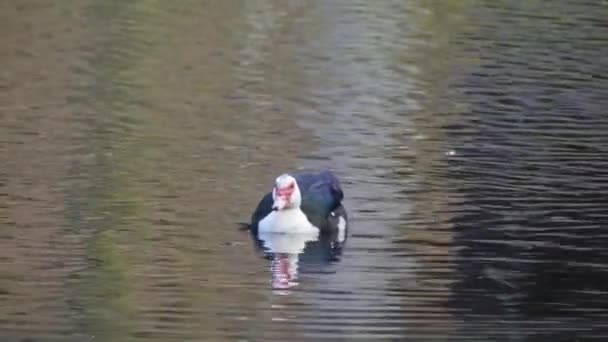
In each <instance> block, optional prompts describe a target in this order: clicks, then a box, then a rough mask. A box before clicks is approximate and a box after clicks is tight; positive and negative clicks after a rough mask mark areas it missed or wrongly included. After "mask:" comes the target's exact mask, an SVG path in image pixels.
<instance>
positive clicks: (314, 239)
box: [252, 232, 346, 294]
mask: <svg viewBox="0 0 608 342" xmlns="http://www.w3.org/2000/svg"><path fill="white" fill-rule="evenodd" d="M252 237H253V239H254V242H255V246H256V247H257V248H258V250H259V251H260V252H261V253H262V255H263V256H264V258H266V259H268V260H270V261H271V262H270V271H271V274H272V280H271V285H272V288H273V289H275V290H279V291H280V290H288V289H290V288H292V287H294V286H297V285H298V269H299V268H300V264H301V263H302V264H306V265H317V266H322V265H326V264H328V263H332V262H336V261H339V258H340V256H341V254H342V249H343V247H344V244H345V242H346V236H345V234H337V233H336V234H332V235H324V234H322V235H320V234H319V233H317V232H314V233H259V234H257V236H255V235H254V234H252ZM279 293H280V294H286V293H288V292H279Z"/></svg>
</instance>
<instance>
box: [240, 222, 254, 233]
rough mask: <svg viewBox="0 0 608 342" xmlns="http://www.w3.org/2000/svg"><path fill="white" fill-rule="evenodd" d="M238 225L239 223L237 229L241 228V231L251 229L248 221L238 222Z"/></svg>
mask: <svg viewBox="0 0 608 342" xmlns="http://www.w3.org/2000/svg"><path fill="white" fill-rule="evenodd" d="M238 225H239V230H243V231H245V230H251V225H250V224H249V223H246V222H239V223H238Z"/></svg>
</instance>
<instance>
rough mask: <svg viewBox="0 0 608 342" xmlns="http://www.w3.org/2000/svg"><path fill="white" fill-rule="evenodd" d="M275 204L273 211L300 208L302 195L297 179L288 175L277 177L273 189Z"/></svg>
mask: <svg viewBox="0 0 608 342" xmlns="http://www.w3.org/2000/svg"><path fill="white" fill-rule="evenodd" d="M272 199H273V200H274V204H273V205H272V210H285V209H295V208H299V207H300V204H302V195H301V194H300V188H299V187H298V182H297V181H296V179H295V178H294V177H292V176H290V175H288V174H283V175H280V176H279V177H277V179H276V180H275V181H274V188H273V189H272Z"/></svg>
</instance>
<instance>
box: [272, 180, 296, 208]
mask: <svg viewBox="0 0 608 342" xmlns="http://www.w3.org/2000/svg"><path fill="white" fill-rule="evenodd" d="M294 189H295V183H293V182H291V183H290V184H289V185H288V186H285V187H282V188H279V187H276V188H275V196H276V197H277V199H278V198H280V199H282V200H283V201H285V202H286V203H289V202H291V195H292V194H293V191H294Z"/></svg>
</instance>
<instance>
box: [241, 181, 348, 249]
mask: <svg viewBox="0 0 608 342" xmlns="http://www.w3.org/2000/svg"><path fill="white" fill-rule="evenodd" d="M343 199H344V192H343V190H342V187H341V185H340V181H339V180H338V178H337V177H336V176H335V175H334V174H333V173H332V172H331V171H329V170H321V171H318V172H297V173H283V174H281V175H279V176H278V177H277V178H276V179H275V180H274V184H273V187H272V191H269V192H268V193H266V194H265V195H264V196H263V197H262V199H261V200H260V202H259V203H258V205H257V207H256V209H255V211H254V212H253V214H252V215H251V223H249V224H247V227H248V228H249V229H250V230H251V232H252V233H254V234H256V235H257V234H259V233H305V234H309V233H315V232H316V233H318V234H319V235H320V236H328V235H329V236H333V237H334V238H335V240H338V241H340V242H343V241H344V240H345V239H346V233H347V230H348V214H347V211H346V209H345V208H344V205H343V204H342V200H343Z"/></svg>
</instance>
